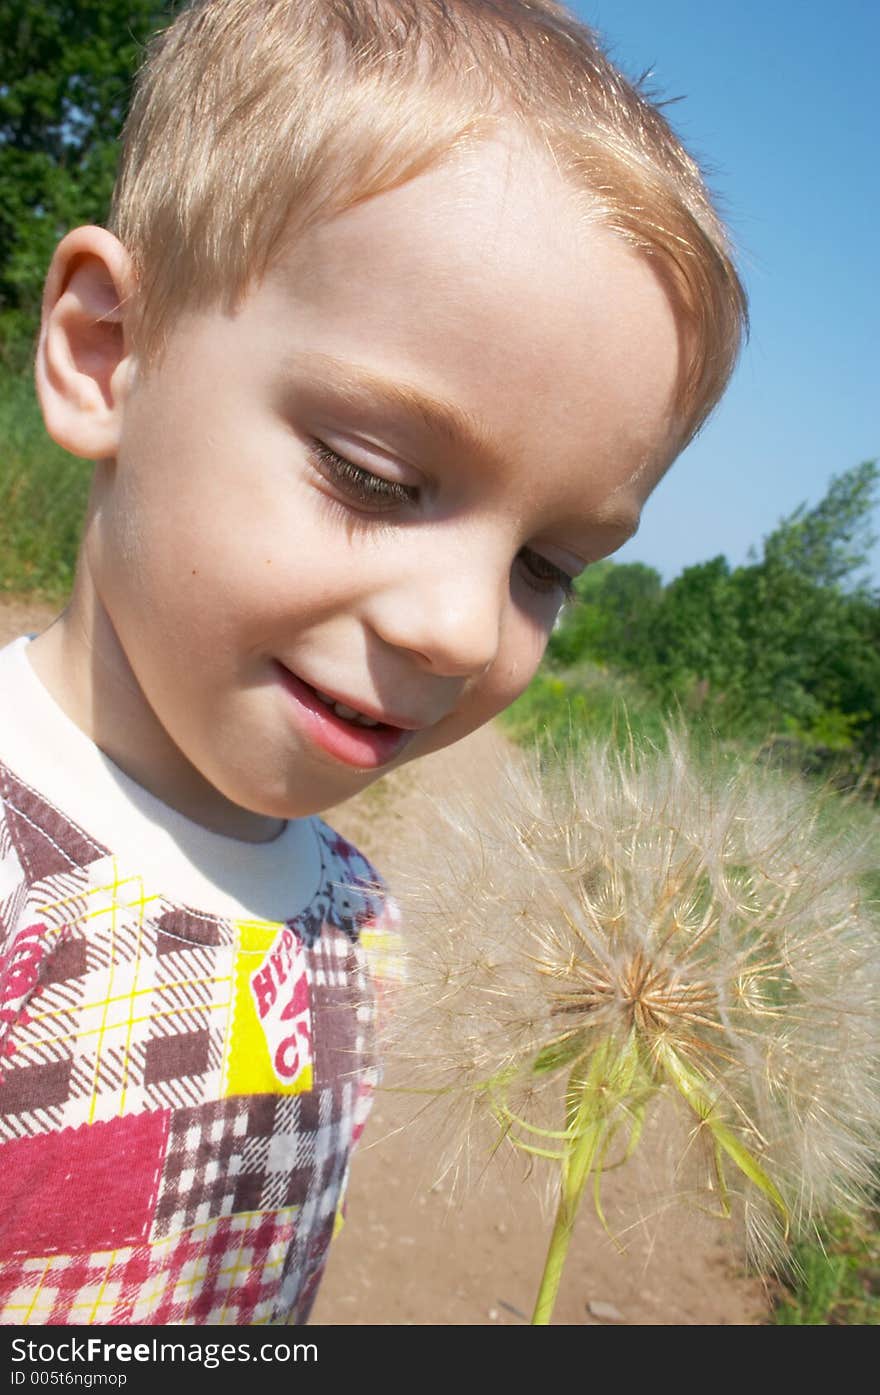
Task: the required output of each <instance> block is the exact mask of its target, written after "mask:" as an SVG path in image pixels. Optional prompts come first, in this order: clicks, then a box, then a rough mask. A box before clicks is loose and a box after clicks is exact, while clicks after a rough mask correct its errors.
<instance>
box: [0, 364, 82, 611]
mask: <svg viewBox="0 0 880 1395" xmlns="http://www.w3.org/2000/svg"><path fill="white" fill-rule="evenodd" d="M0 443H2V445H0V591H15V592H27V593H31V594H36V595H39V596H40V597H41V598H44V599H47V600H52V601H57V600H60V599H62V598H63V597H64V596H66V595H67V593H68V592H69V590H70V587H71V584H72V582H73V570H74V565H75V561H76V551H77V545H78V542H79V533H80V528H81V525H82V520H83V518H84V516H85V509H86V500H87V497H88V490H89V480H90V473H91V472H90V467H89V465H88V464H87V463H86V462H85V461H81V460H77V459H75V458H74V457H73V456H71V455H68V454H67V452H66V451H63V450H61V448H60V447H59V446H56V445H55V444H54V442H53V441H51V440H50V439H49V437H48V436H47V435H46V431H45V428H44V426H43V423H42V419H41V417H40V412H39V408H38V406H37V402H36V397H35V394H34V390H33V387H32V385H31V383H30V381H29V379H28V378H24V377H14V376H11V375H9V374H2V375H0Z"/></svg>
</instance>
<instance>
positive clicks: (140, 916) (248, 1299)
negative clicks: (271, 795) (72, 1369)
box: [0, 763, 393, 1324]
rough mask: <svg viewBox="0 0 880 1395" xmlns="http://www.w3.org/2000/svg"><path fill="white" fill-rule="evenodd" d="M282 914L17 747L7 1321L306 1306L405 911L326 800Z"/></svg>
mask: <svg viewBox="0 0 880 1395" xmlns="http://www.w3.org/2000/svg"><path fill="white" fill-rule="evenodd" d="M312 823H313V826H314V836H315V838H316V840H317V844H318V852H319V858H320V867H321V874H320V878H319V885H318V886H317V889H316V891H315V894H314V896H313V897H312V899H311V901H310V903H309V904H308V905H307V906H306V907H305V908H304V909H300V910H299V911H298V913H297V914H296V915H294V916H293V917H292V918H291V919H289V920H287V921H272V922H270V921H267V920H244V919H234V918H231V917H230V918H223V917H219V916H217V915H213V914H204V913H200V912H199V911H198V910H196V909H193V908H192V907H191V906H187V905H182V904H177V903H175V901H173V900H171V899H169V898H168V897H166V896H165V895H163V890H162V888H161V887H159V886H155V885H150V884H147V881H146V880H145V879H144V877H142V876H141V875H140V873H139V870H138V868H137V867H133V866H128V865H123V863H122V861H121V860H120V858H119V857H118V856H115V855H114V854H113V853H112V852H111V851H110V850H109V849H108V848H106V847H104V846H101V845H99V844H98V843H97V842H95V841H94V840H93V839H92V838H91V837H90V836H89V834H88V833H87V832H85V831H84V830H83V829H82V828H81V827H79V826H77V825H76V824H75V823H73V822H71V821H70V820H69V819H68V818H67V817H66V816H65V814H64V813H63V812H62V811H61V810H60V809H59V808H57V807H55V806H54V805H53V804H51V803H49V802H48V800H47V799H46V798H45V797H43V796H42V795H41V794H40V793H38V792H37V791H36V790H35V789H33V788H30V787H29V786H28V785H27V784H26V783H24V782H23V781H22V780H21V779H20V778H18V777H17V776H16V775H15V774H13V772H12V771H11V770H10V769H9V768H8V767H7V766H5V765H3V764H2V763H0V1073H2V1083H0V1175H2V1178H3V1182H2V1192H0V1195H2V1201H0V1321H2V1322H5V1323H21V1324H29V1323H34V1324H39V1323H54V1324H59V1323H61V1324H73V1323H77V1324H78V1323H108V1324H111V1323H113V1324H129V1323H132V1324H135V1323H173V1324H178V1323H235V1324H244V1323H275V1322H288V1321H292V1322H305V1321H306V1320H307V1318H308V1314H309V1311H310V1308H311V1305H312V1302H313V1300H314V1297H315V1293H316V1290H317V1286H318V1283H319V1280H320V1277H321V1273H322V1271H323V1267H324V1263H325V1259H326V1255H327V1248H328V1245H329V1243H330V1239H331V1236H332V1234H333V1231H334V1227H335V1225H336V1222H337V1216H338V1213H339V1210H340V1204H341V1200H342V1196H343V1192H344V1189H345V1182H346V1176H347V1170H348V1162H349V1156H350V1153H351V1149H352V1147H353V1145H354V1143H355V1142H356V1140H357V1138H358V1136H359V1134H360V1132H361V1130H362V1129H363V1126H364V1123H365V1121H366V1117H367V1114H368V1112H369V1107H370V1099H371V1093H372V1089H373V1086H374V1084H375V1078H376V1073H375V1065H374V1061H373V1058H372V1050H371V1039H372V1031H371V1029H372V1026H373V1015H374V1001H373V994H372V991H371V987H370V979H369V975H368V971H367V965H366V952H367V949H368V947H369V945H370V941H371V939H373V937H376V940H377V943H381V937H382V935H383V934H384V931H385V930H386V929H387V926H388V921H389V918H390V917H391V916H393V907H392V906H391V905H390V903H389V902H388V901H387V900H386V898H385V897H384V896H383V894H382V891H381V886H380V884H379V883H378V880H377V878H376V874H375V872H374V870H373V868H372V867H371V866H370V865H369V863H368V862H367V861H366V860H365V859H364V858H363V857H362V856H361V855H360V854H359V853H358V852H357V851H356V850H355V849H354V848H353V847H352V846H351V845H350V844H349V843H347V842H346V841H345V840H344V839H343V838H341V837H339V836H338V835H337V834H335V833H334V832H333V831H332V829H330V828H328V826H327V825H326V824H324V823H322V822H321V820H319V819H315V820H313V821H312Z"/></svg>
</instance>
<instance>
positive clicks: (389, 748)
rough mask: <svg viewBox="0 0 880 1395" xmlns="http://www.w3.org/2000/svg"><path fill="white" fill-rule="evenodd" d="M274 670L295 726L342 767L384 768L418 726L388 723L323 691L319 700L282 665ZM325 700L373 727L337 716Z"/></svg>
mask: <svg viewBox="0 0 880 1395" xmlns="http://www.w3.org/2000/svg"><path fill="white" fill-rule="evenodd" d="M277 667H278V671H279V674H280V676H281V680H282V683H283V686H284V689H285V691H286V692H287V693H288V695H289V696H290V697H291V698H292V699H293V710H294V714H295V717H296V720H297V725H298V726H299V727H300V729H301V730H303V731H304V733H305V734H306V735H307V736H308V737H309V738H310V739H311V740H313V741H314V742H315V743H316V745H319V746H321V747H322V748H323V750H325V751H327V752H328V753H329V754H330V755H332V756H335V757H336V758H337V759H338V760H341V761H342V762H344V764H346V765H353V766H357V767H360V768H361V769H375V768H376V767H378V766H380V765H386V764H387V763H388V762H389V761H390V760H393V759H394V757H395V756H397V755H398V754H399V753H400V751H401V750H402V749H403V747H404V746H405V745H406V744H407V742H409V741H410V740H412V738H413V736H414V735H415V733H416V731H417V730H418V729H419V727H420V726H421V725H422V724H421V723H416V722H412V721H409V720H408V719H406V718H403V717H400V718H398V719H396V720H392V719H391V718H390V717H389V714H387V713H382V712H379V711H378V710H377V709H376V708H372V709H370V708H364V707H362V706H360V705H358V704H356V703H353V702H349V701H347V700H346V699H345V698H342V697H336V696H335V694H333V693H329V692H328V691H327V689H326V688H322V689H321V690H320V692H321V694H322V696H319V695H318V691H317V690H316V689H315V688H314V687H313V686H312V685H311V684H310V683H307V682H306V681H305V680H304V679H302V678H298V677H297V676H296V674H295V673H291V671H290V669H289V668H287V667H286V666H285V665H284V664H282V663H280V662H279V663H278V665H277ZM325 698H329V699H330V700H331V701H332V702H338V703H340V704H341V705H342V706H345V707H348V708H350V709H353V710H354V711H355V712H357V713H358V715H360V716H364V717H369V718H371V719H372V720H373V721H374V722H376V723H377V725H375V726H363V725H361V724H359V723H356V722H354V721H352V720H350V719H347V718H345V717H341V716H339V714H338V713H336V712H334V711H333V709H332V708H331V707H329V706H328V705H327V702H326V701H325Z"/></svg>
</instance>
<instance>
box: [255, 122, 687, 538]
mask: <svg viewBox="0 0 880 1395" xmlns="http://www.w3.org/2000/svg"><path fill="white" fill-rule="evenodd" d="M248 309H249V312H251V313H255V314H257V315H258V316H259V315H262V318H263V320H264V321H265V328H266V331H267V332H268V333H269V334H270V335H271V337H272V342H273V344H274V346H275V350H276V353H277V357H278V361H279V363H281V364H288V365H291V366H292V367H293V368H295V369H301V368H302V365H303V364H304V363H306V364H311V366H312V368H313V369H314V372H315V373H316V374H317V375H318V377H320V375H321V360H322V358H323V359H324V361H325V366H327V368H328V372H327V381H328V383H332V384H335V385H336V386H337V388H338V389H339V390H340V391H342V390H343V388H344V385H345V381H346V372H345V365H346V364H348V365H350V366H351V369H352V371H351V373H350V374H349V375H348V378H349V381H350V386H351V392H350V393H349V395H350V396H352V397H354V396H357V395H358V394H357V393H356V392H355V385H357V386H358V388H362V389H363V390H364V392H365V393H366V394H367V395H369V391H370V382H371V381H373V382H374V383H376V384H380V383H381V384H385V385H386V386H389V385H390V386H393V385H395V384H396V385H398V386H399V392H398V394H397V397H398V403H397V405H398V406H399V408H400V412H401V413H405V410H406V405H407V399H408V400H409V403H410V408H411V411H412V414H413V417H414V418H418V417H419V416H421V417H422V419H423V420H424V419H425V417H426V413H425V412H424V411H423V410H421V405H422V402H421V401H420V399H422V400H423V401H424V402H426V403H428V404H429V405H430V404H431V403H440V404H443V405H445V407H446V408H447V409H448V410H447V412H446V413H445V420H446V422H447V424H448V425H449V426H450V427H451V428H453V429H452V433H451V434H452V437H453V438H455V437H456V432H455V429H454V428H455V427H456V426H457V427H459V428H462V430H460V431H459V432H458V433H457V434H458V436H459V437H461V438H462V439H465V440H470V441H472V442H473V443H474V445H477V444H479V445H480V446H481V447H482V449H481V455H482V457H483V458H484V459H485V463H486V464H487V466H488V465H490V464H491V463H492V462H493V461H494V462H495V463H496V464H497V465H498V466H499V468H502V467H503V470H504V471H505V472H506V482H507V483H508V484H509V485H510V486H511V487H514V486H516V485H517V484H519V485H521V486H522V487H523V488H527V489H528V490H530V491H531V495H532V497H540V493H541V490H542V488H544V489H546V490H547V491H549V490H550V487H551V483H552V485H553V489H554V490H555V493H556V495H559V492H560V488H559V487H560V486H561V485H563V484H565V483H566V482H570V484H571V486H572V489H571V496H570V497H571V499H572V500H575V501H576V502H577V506H578V507H583V508H584V509H586V510H593V511H596V510H601V509H602V508H605V507H607V508H609V509H611V510H612V512H615V513H617V514H626V513H629V514H631V515H632V517H633V521H635V518H636V517H637V515H638V511H639V508H640V506H641V503H642V502H643V500H644V497H645V496H646V494H647V492H648V490H649V489H650V487H651V486H652V485H653V483H654V482H656V479H657V478H658V477H659V475H660V474H661V473H662V471H663V469H665V467H666V465H667V464H668V463H669V459H670V455H671V442H672V440H673V439H674V428H675V413H674V405H673V404H674V401H675V395H676V387H677V382H678V371H679V336H678V330H677V326H676V322H675V317H674V315H673V312H672V309H671V307H670V304H669V301H668V298H667V295H666V292H665V290H664V288H663V285H662V283H661V281H660V280H659V278H658V277H657V276H656V275H655V273H654V271H653V270H652V268H651V266H650V264H649V263H648V262H647V261H646V260H645V259H643V258H642V257H641V256H639V255H638V254H637V253H636V252H634V251H633V250H632V249H631V248H630V247H629V246H627V245H626V244H625V243H624V242H623V240H622V239H620V238H619V237H617V236H616V235H615V234H614V233H612V232H611V231H609V230H608V229H606V228H604V227H603V226H602V225H601V223H600V221H599V220H598V217H597V215H596V213H595V211H594V209H593V208H592V207H591V204H590V200H589V199H588V198H587V197H586V196H585V195H584V194H582V193H581V192H579V191H575V190H574V189H573V188H571V187H570V186H569V185H568V184H566V183H565V182H564V181H563V179H562V178H561V177H560V175H559V174H558V173H557V171H556V170H555V169H554V168H553V166H552V165H551V163H550V161H549V159H547V158H545V157H544V156H542V155H540V154H538V153H537V152H535V151H533V150H531V149H529V148H528V147H526V146H525V145H523V144H522V143H521V142H518V141H516V140H513V139H509V140H504V141H502V140H497V141H493V142H484V143H482V144H480V145H477V146H475V147H473V148H471V149H469V150H467V151H464V152H459V153H458V154H457V155H456V156H455V157H454V158H452V159H450V160H448V161H447V162H446V163H444V164H442V165H440V166H437V167H435V168H433V169H431V170H429V171H427V172H426V173H425V174H423V175H422V176H420V177H419V178H417V179H414V180H411V181H409V182H408V183H406V184H404V185H401V186H399V187H398V188H396V189H393V190H391V191H389V192H387V193H385V194H382V195H379V196H377V197H374V198H372V199H369V200H366V201H364V202H363V203H361V204H359V205H357V206H355V207H354V208H352V209H350V210H348V211H347V212H345V213H343V214H341V215H339V216H337V217H335V218H333V219H332V220H330V221H328V222H326V223H324V224H319V225H316V226H314V227H312V228H311V229H309V230H307V231H306V232H305V233H303V234H302V235H300V236H298V237H297V239H296V241H295V242H294V244H293V245H291V246H289V247H288V248H287V249H286V250H285V251H284V253H283V255H282V256H281V257H280V258H279V260H278V261H277V262H276V263H275V265H274V266H273V267H272V269H271V271H270V273H269V275H268V276H267V278H266V280H265V281H264V282H263V283H262V285H261V286H260V287H259V288H258V289H257V291H256V292H255V293H254V296H253V297H252V304H251V305H250V306H249V307H248ZM330 366H332V369H333V371H332V372H331V371H330ZM361 395H363V394H361ZM392 395H393V393H392ZM386 397H387V394H386ZM388 400H389V401H390V399H388ZM434 425H435V426H437V427H438V428H439V427H442V425H443V422H442V421H441V418H440V416H439V415H438V414H436V413H435V414H434ZM447 434H449V433H447ZM551 477H552V479H551ZM566 497H568V496H566Z"/></svg>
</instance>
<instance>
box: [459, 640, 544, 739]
mask: <svg viewBox="0 0 880 1395" xmlns="http://www.w3.org/2000/svg"><path fill="white" fill-rule="evenodd" d="M549 638H550V633H549V630H548V629H546V628H545V627H544V626H543V625H538V624H536V623H534V622H533V621H530V620H528V619H527V618H525V617H522V616H517V617H516V618H515V620H514V621H513V622H512V624H511V627H510V632H509V634H508V635H507V636H506V637H505V641H504V643H503V644H502V646H501V649H500V651H499V654H498V657H497V659H496V660H495V663H494V664H493V665H492V668H491V670H490V671H489V673H488V674H487V675H486V677H485V678H484V679H483V681H482V682H481V683H480V684H479V685H478V686H477V688H476V689H475V691H474V695H473V702H474V708H475V709H476V711H477V713H478V720H479V722H480V723H482V722H488V721H490V720H491V719H492V718H493V717H495V716H497V715H498V713H499V712H503V711H504V709H505V708H507V707H509V706H510V705H511V703H513V702H515V701H516V699H517V698H518V697H519V696H520V695H521V694H522V693H524V692H525V690H526V688H527V687H528V686H529V684H530V683H531V681H532V679H533V678H534V676H535V673H536V672H537V669H538V665H539V664H540V662H541V660H542V658H543V657H544V651H545V650H546V648H547V641H548V640H549Z"/></svg>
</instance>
